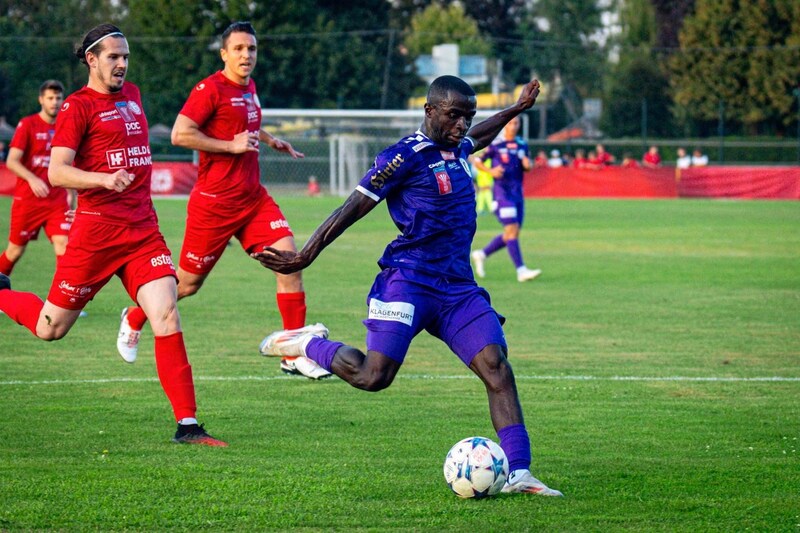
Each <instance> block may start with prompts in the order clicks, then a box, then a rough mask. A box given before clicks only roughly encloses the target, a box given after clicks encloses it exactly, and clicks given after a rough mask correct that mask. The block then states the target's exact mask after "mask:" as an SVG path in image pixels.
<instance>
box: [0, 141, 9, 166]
mask: <svg viewBox="0 0 800 533" xmlns="http://www.w3.org/2000/svg"><path fill="white" fill-rule="evenodd" d="M7 155H8V150H7V149H6V143H5V142H3V141H0V161H5V160H6V156H7Z"/></svg>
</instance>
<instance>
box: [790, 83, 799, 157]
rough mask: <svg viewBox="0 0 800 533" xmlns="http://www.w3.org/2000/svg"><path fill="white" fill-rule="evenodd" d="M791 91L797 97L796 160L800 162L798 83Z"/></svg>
mask: <svg viewBox="0 0 800 533" xmlns="http://www.w3.org/2000/svg"><path fill="white" fill-rule="evenodd" d="M792 93H793V94H794V96H795V98H797V162H798V163H800V85H799V86H797V87H795V89H794V91H792Z"/></svg>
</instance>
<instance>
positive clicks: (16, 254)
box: [5, 246, 25, 263]
mask: <svg viewBox="0 0 800 533" xmlns="http://www.w3.org/2000/svg"><path fill="white" fill-rule="evenodd" d="M24 253H25V247H24V246H9V247H8V248H7V249H6V252H5V254H6V259H8V260H9V261H11V262H12V263H16V262H17V261H19V258H20V257H22V254H24Z"/></svg>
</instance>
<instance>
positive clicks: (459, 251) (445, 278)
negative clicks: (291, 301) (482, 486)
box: [252, 76, 561, 496]
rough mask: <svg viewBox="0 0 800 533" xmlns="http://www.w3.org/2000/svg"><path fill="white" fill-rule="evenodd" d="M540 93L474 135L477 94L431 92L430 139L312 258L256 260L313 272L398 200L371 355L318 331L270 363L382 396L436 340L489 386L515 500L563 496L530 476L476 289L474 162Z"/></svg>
mask: <svg viewBox="0 0 800 533" xmlns="http://www.w3.org/2000/svg"><path fill="white" fill-rule="evenodd" d="M538 94H539V82H538V81H536V80H532V81H531V82H530V83H528V84H527V85H526V86H525V88H524V89H523V90H522V93H521V94H520V96H519V100H518V101H517V103H516V104H515V105H513V106H511V107H509V108H507V109H504V110H502V111H500V112H499V113H497V114H495V115H493V116H492V117H490V118H489V119H487V120H485V121H484V122H481V123H480V124H478V125H476V126H475V127H474V128H472V129H470V125H471V124H472V119H473V117H474V116H475V111H476V97H475V92H474V91H473V90H472V88H471V87H470V86H469V85H468V84H467V83H465V82H464V81H463V80H461V79H459V78H456V77H454V76H442V77H440V78H437V79H436V80H434V81H433V83H432V84H431V86H430V88H429V89H428V101H427V103H426V104H425V119H424V122H423V124H422V126H421V127H420V129H419V130H418V131H417V132H416V133H415V134H413V135H410V136H408V137H406V138H404V139H402V140H401V141H400V142H398V143H397V144H395V145H393V146H390V147H389V148H387V149H385V150H384V151H383V152H381V153H380V154H379V155H378V157H377V158H376V159H375V164H374V165H373V167H372V168H371V169H370V170H369V172H367V175H366V176H364V178H363V179H362V180H361V182H360V184H359V185H358V187H357V188H356V190H355V191H354V192H353V193H352V194H351V195H350V196H349V197H348V198H347V200H345V202H344V204H342V205H341V206H340V207H339V208H338V209H336V210H335V211H334V212H333V213H332V214H331V215H330V216H329V217H328V219H327V220H325V222H323V223H322V224H321V225H320V226H319V228H317V230H316V231H315V232H314V234H313V235H311V237H310V238H309V240H308V242H307V243H306V244H305V246H304V247H303V249H302V250H300V251H299V252H289V251H280V250H276V249H274V248H265V249H264V251H263V252H260V253H256V254H252V255H253V257H254V258H256V259H258V260H259V261H260V262H261V264H263V265H264V266H265V267H267V268H270V269H272V270H275V271H277V272H281V273H284V274H285V273H289V272H295V271H297V270H300V269H303V268H306V267H307V266H309V265H310V264H311V263H312V262H313V261H314V259H316V257H317V256H318V255H319V254H320V253H321V252H322V250H323V249H324V248H325V247H326V246H328V245H329V244H331V243H332V242H333V241H334V240H335V239H336V238H337V237H338V236H339V235H341V234H342V233H343V232H344V231H345V230H346V229H347V228H348V227H350V226H351V225H352V224H353V223H355V222H356V221H357V220H359V219H360V218H362V217H363V216H365V215H366V214H367V213H369V212H370V211H371V210H372V209H373V208H374V207H375V206H376V205H378V203H379V202H380V201H381V200H386V203H387V206H388V209H389V214H390V216H391V217H392V220H393V221H394V223H395V225H396V226H397V228H398V229H399V230H400V232H401V234H400V235H399V236H398V237H397V238H396V239H395V240H394V241H392V242H391V243H390V244H389V245H388V246H387V247H386V250H385V251H384V254H383V256H382V257H381V259H380V260H379V261H378V264H379V265H380V267H381V269H382V270H381V272H380V273H379V274H378V276H377V278H376V279H375V283H374V284H373V285H372V289H371V290H370V292H369V296H368V298H367V305H368V308H369V311H368V318H367V320H365V321H364V324H365V325H366V327H367V353H366V354H364V353H363V352H361V351H360V350H358V349H357V348H354V347H352V346H346V345H344V344H343V343H341V342H334V341H331V340H328V339H327V338H326V337H327V331H326V332H325V333H320V332H319V331H314V332H311V331H308V328H301V329H300V330H285V331H278V332H275V333H273V334H271V335H269V336H268V337H267V338H265V339H264V341H263V342H262V343H261V353H262V354H264V355H271V356H299V357H308V358H309V359H311V360H313V361H315V362H317V363H318V364H319V365H320V366H322V367H323V368H325V369H326V370H330V371H331V372H333V373H334V374H336V375H337V376H339V377H341V378H342V379H344V380H345V381H347V382H348V383H350V384H351V385H352V386H354V387H356V388H359V389H363V390H367V391H379V390H382V389H385V388H386V387H388V386H389V385H391V383H392V381H393V380H394V377H395V376H396V375H397V372H398V370H399V369H400V366H401V365H402V364H403V359H404V358H405V355H406V352H407V351H408V347H409V345H410V343H411V340H412V339H413V338H414V337H415V336H416V335H417V334H418V333H419V332H421V331H422V330H426V331H428V332H429V333H430V334H432V335H434V336H435V337H437V338H439V339H441V340H443V341H444V342H445V343H446V344H447V345H448V346H449V347H450V349H451V350H453V352H455V354H456V355H457V356H458V357H459V358H460V359H461V360H462V361H463V362H464V364H465V365H467V366H468V367H469V368H470V369H471V370H472V371H473V372H475V374H477V375H478V376H479V377H480V378H481V380H482V381H483V383H484V385H485V386H486V392H487V393H488V396H489V410H490V414H491V418H492V423H493V425H494V428H495V430H496V431H497V434H498V436H499V437H500V445H501V446H502V448H503V450H504V451H505V452H506V455H507V456H508V460H509V466H510V470H511V472H510V474H509V479H508V482H507V484H506V486H505V487H504V488H503V491H505V492H527V493H534V494H542V495H546V496H561V493H560V492H559V491H557V490H553V489H550V488H548V487H547V486H546V485H545V484H544V483H542V482H541V481H539V480H538V479H536V478H535V477H533V475H531V473H530V463H531V445H530V439H529V437H528V431H527V429H526V427H525V422H524V420H523V415H522V407H521V406H520V402H519V397H518V395H517V386H516V382H515V380H514V373H513V372H512V370H511V365H510V364H509V362H508V360H507V358H506V354H507V347H506V341H505V336H504V334H503V328H502V325H501V324H502V322H503V321H504V319H503V317H501V316H500V315H499V314H498V313H497V312H496V311H495V310H494V309H493V308H492V307H491V304H490V301H489V294H488V293H487V292H486V291H485V290H484V289H482V288H481V287H479V286H478V285H477V283H475V278H474V277H473V275H472V269H471V267H470V262H469V256H470V245H471V243H472V238H473V236H474V235H475V228H476V213H475V189H474V187H473V185H472V176H471V175H470V171H469V164H468V163H467V157H468V156H469V154H470V153H472V152H474V151H477V150H479V149H481V148H484V147H485V146H487V145H488V144H489V143H490V142H491V141H492V139H494V138H495V137H496V136H497V134H498V133H499V132H500V130H501V129H502V128H503V126H505V125H506V123H507V122H508V121H509V120H511V119H513V118H514V117H516V116H517V115H519V114H520V113H521V112H523V111H525V110H526V109H529V108H530V107H531V106H533V104H534V102H535V101H536V97H537V96H538Z"/></svg>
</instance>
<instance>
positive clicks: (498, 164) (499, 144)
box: [472, 117, 542, 282]
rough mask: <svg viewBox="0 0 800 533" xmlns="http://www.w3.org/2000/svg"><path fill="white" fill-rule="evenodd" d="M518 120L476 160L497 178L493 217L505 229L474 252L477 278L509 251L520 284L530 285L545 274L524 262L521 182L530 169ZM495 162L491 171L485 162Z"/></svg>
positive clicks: (473, 260) (511, 123) (523, 205)
mask: <svg viewBox="0 0 800 533" xmlns="http://www.w3.org/2000/svg"><path fill="white" fill-rule="evenodd" d="M518 131H519V117H514V118H513V119H511V120H510V121H509V123H508V124H506V127H505V128H503V138H502V139H500V140H497V141H495V142H493V143H492V144H491V146H489V148H487V149H486V151H485V152H484V154H483V157H481V158H479V159H476V160H475V166H476V167H477V168H478V170H483V171H487V172H490V173H491V174H492V176H494V200H495V202H496V203H497V206H496V208H495V211H494V214H495V216H497V220H499V221H500V224H502V225H503V233H501V234H499V235H497V236H495V237H494V239H492V240H491V241H489V244H487V245H486V246H485V247H484V248H483V249H482V250H475V251H474V252H472V262H473V263H474V264H475V274H476V275H477V276H478V277H479V278H482V277H484V276H486V271H485V269H484V265H483V262H484V261H485V260H486V258H487V257H489V256H490V255H492V254H493V253H495V252H497V251H499V250H502V249H503V248H508V255H509V256H511V261H512V262H513V263H514V267H516V269H517V281H519V282H523V281H529V280H532V279H534V278H536V277H537V276H538V275H539V274H541V273H542V271H541V270H539V269H538V268H537V269H535V270H531V269H530V268H528V267H527V266H525V262H524V261H523V260H522V251H521V250H520V248H519V230H520V228H521V227H522V220H523V219H524V218H525V197H524V196H523V195H522V179H523V174H524V172H525V171H526V170H530V169H531V161H530V159H529V158H528V153H529V151H528V144H527V143H526V142H525V141H524V140H523V139H522V138H521V137H517V132H518ZM488 160H491V161H492V166H491V168H487V167H486V166H484V161H488Z"/></svg>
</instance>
